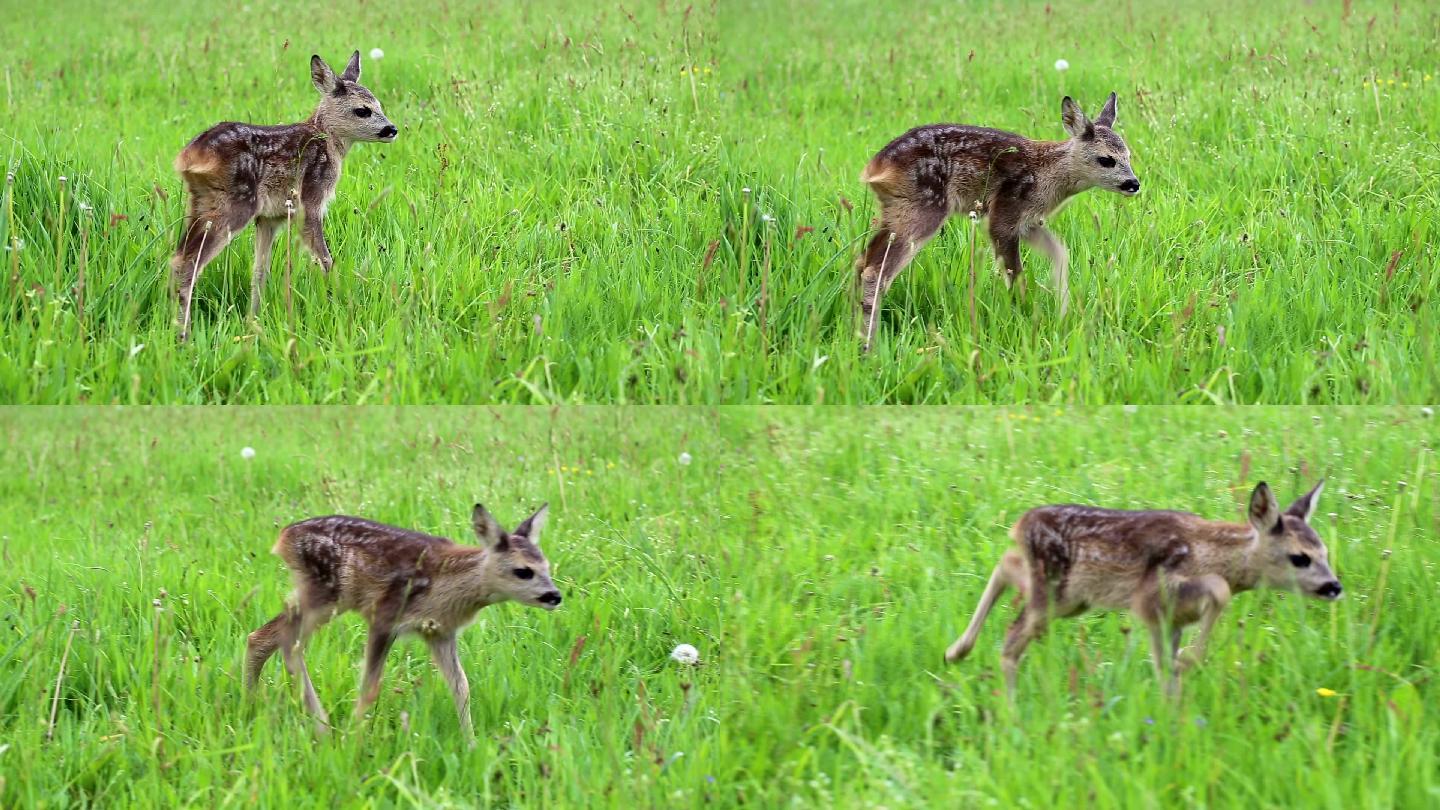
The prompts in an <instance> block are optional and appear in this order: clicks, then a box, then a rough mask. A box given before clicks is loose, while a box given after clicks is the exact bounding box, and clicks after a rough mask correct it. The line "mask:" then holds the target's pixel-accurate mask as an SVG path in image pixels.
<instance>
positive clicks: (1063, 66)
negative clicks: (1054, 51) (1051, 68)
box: [1055, 59, 1070, 71]
mask: <svg viewBox="0 0 1440 810" xmlns="http://www.w3.org/2000/svg"><path fill="white" fill-rule="evenodd" d="M1055 69H1056V70H1059V71H1066V70H1069V69H1070V63H1069V62H1066V61H1065V60H1064V59H1056V60H1055Z"/></svg>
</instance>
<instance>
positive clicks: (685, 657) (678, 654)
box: [670, 644, 700, 667]
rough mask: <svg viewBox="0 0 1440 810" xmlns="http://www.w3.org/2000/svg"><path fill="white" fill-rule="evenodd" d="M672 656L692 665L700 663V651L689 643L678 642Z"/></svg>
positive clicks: (671, 653) (671, 652)
mask: <svg viewBox="0 0 1440 810" xmlns="http://www.w3.org/2000/svg"><path fill="white" fill-rule="evenodd" d="M670 657H671V658H673V659H675V660H676V661H679V662H680V663H682V664H687V665H689V666H692V667H693V666H695V665H696V664H698V663H700V651H699V650H697V649H695V648H694V647H693V646H691V645H689V644H676V645H675V649H674V650H671V651H670Z"/></svg>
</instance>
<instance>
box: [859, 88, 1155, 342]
mask: <svg viewBox="0 0 1440 810" xmlns="http://www.w3.org/2000/svg"><path fill="white" fill-rule="evenodd" d="M1060 118H1061V122H1062V123H1063V124H1064V125H1065V131H1066V132H1068V133H1070V138H1069V140H1065V141H1032V140H1030V139H1029V138H1026V137H1024V136H1021V135H1016V134H1015V133H1013V132H1004V131H1002V130H998V129H989V128H987V127H972V126H961V125H957V124H932V125H929V126H922V127H916V128H915V129H912V130H910V131H909V132H906V133H905V134H904V135H901V136H900V137H898V138H896V139H895V140H893V141H891V142H890V144H889V145H888V146H886V147H885V148H884V149H881V150H880V152H879V154H877V155H875V157H873V158H871V160H870V162H869V163H868V164H867V165H866V166H865V171H864V172H863V173H862V174H861V175H860V180H861V182H864V183H866V184H868V185H869V186H870V189H871V191H873V192H875V196H876V198H877V199H878V200H879V202H880V217H879V228H878V229H877V230H876V232H875V235H874V236H873V237H872V238H871V239H870V245H869V247H867V248H866V249H865V252H864V253H862V254H860V257H859V258H858V259H857V260H856V262H855V269H856V271H857V279H856V280H857V283H858V285H859V288H860V293H861V299H860V312H861V315H862V316H863V317H864V319H865V326H864V328H865V346H864V348H865V351H869V350H870V343H871V341H872V340H873V339H874V337H875V319H876V317H877V313H878V311H879V309H880V299H881V297H882V296H884V294H885V291H886V290H888V289H890V285H891V283H892V282H894V281H895V277H896V276H898V275H900V271H901V270H903V269H905V265H907V264H909V263H910V260H911V259H913V258H914V257H915V254H916V253H917V252H918V251H919V250H920V248H922V247H924V245H925V243H926V242H928V241H930V237H932V236H934V235H935V233H936V232H937V231H939V230H940V226H941V225H942V224H944V222H945V220H946V219H947V218H949V216H950V215H951V214H953V213H955V212H957V211H969V212H970V213H971V214H972V215H974V216H977V217H980V216H983V217H986V218H987V219H988V228H989V231H990V241H991V243H992V244H993V246H994V248H995V255H996V258H997V259H998V260H999V261H1000V262H1001V263H1003V264H1004V266H1005V284H1006V286H1010V285H1011V284H1012V283H1013V282H1014V281H1015V280H1016V279H1017V278H1019V276H1020V241H1021V240H1024V241H1025V242H1027V243H1028V244H1029V245H1030V246H1031V247H1033V248H1036V249H1038V250H1040V251H1041V252H1043V253H1045V254H1046V255H1048V256H1049V257H1050V262H1051V276H1052V279H1053V283H1054V285H1055V295H1056V296H1057V297H1058V298H1059V299H1060V315H1061V317H1064V315H1065V312H1066V310H1067V309H1068V307H1069V297H1070V271H1069V262H1070V259H1069V253H1068V252H1067V251H1066V250H1065V244H1064V243H1063V242H1061V241H1060V239H1059V238H1057V237H1056V236H1055V234H1053V233H1051V232H1050V231H1049V230H1047V229H1046V228H1045V217H1047V216H1049V215H1050V214H1051V213H1053V212H1054V211H1056V210H1057V209H1059V207H1060V206H1061V204H1063V203H1064V202H1065V201H1066V200H1068V199H1069V198H1070V197H1072V196H1074V195H1075V194H1078V193H1079V192H1081V191H1084V190H1086V189H1089V188H1094V187H1096V186H1099V187H1101V188H1106V189H1110V190H1111V191H1117V192H1119V193H1121V194H1125V195H1134V194H1138V193H1140V181H1139V180H1138V179H1136V177H1135V173H1134V172H1132V171H1131V170H1130V150H1129V148H1128V147H1126V146H1125V141H1123V140H1121V138H1120V136H1119V135H1117V134H1116V133H1115V130H1114V129H1112V127H1114V125H1115V94H1114V93H1111V94H1110V98H1109V99H1108V100H1107V101H1106V102H1105V106H1104V107H1103V108H1102V109H1101V110H1100V114H1099V115H1098V116H1096V117H1095V119H1094V120H1093V121H1092V120H1091V119H1090V118H1089V117H1087V116H1086V115H1085V113H1084V112H1083V111H1082V110H1081V109H1080V107H1079V106H1078V105H1076V104H1075V101H1074V100H1073V99H1071V98H1070V97H1069V96H1066V97H1065V99H1064V101H1062V102H1061V104H1060ZM1022 283H1023V282H1022Z"/></svg>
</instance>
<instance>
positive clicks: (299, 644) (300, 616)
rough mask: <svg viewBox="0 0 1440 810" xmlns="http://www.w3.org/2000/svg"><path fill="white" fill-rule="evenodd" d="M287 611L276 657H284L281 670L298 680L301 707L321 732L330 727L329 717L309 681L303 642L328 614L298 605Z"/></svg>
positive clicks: (313, 685) (322, 622) (323, 621)
mask: <svg viewBox="0 0 1440 810" xmlns="http://www.w3.org/2000/svg"><path fill="white" fill-rule="evenodd" d="M288 614H289V621H288V622H286V624H285V630H284V632H283V633H282V635H281V638H280V642H281V643H280V656H281V657H282V658H283V659H284V660H285V669H287V670H288V671H289V672H290V675H291V676H292V677H294V678H296V679H298V680H299V681H300V690H301V696H302V697H303V699H304V702H305V710H306V711H308V712H310V714H311V715H313V716H314V717H315V720H316V723H317V724H318V728H319V730H320V731H321V732H324V731H325V730H326V729H327V728H328V727H329V726H330V716H329V715H328V714H326V713H325V707H324V706H322V705H320V696H319V695H317V694H315V684H314V683H313V682H311V680H310V670H309V669H307V668H306V666H305V642H306V641H308V640H309V639H310V635H311V634H312V633H314V632H315V628H317V627H319V626H320V625H322V624H324V623H325V621H326V619H327V618H328V617H327V616H325V615H324V613H323V611H321V610H307V609H298V608H291V609H290V610H289V612H288Z"/></svg>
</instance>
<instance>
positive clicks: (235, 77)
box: [0, 0, 1440, 404]
mask: <svg viewBox="0 0 1440 810" xmlns="http://www.w3.org/2000/svg"><path fill="white" fill-rule="evenodd" d="M1346 8H1349V11H1348V13H1347V12H1346V10H1345V9H1346ZM3 16H4V18H5V19H3V20H0V36H3V38H4V41H5V42H7V44H8V45H9V47H8V48H7V49H6V52H5V54H3V55H0V73H3V78H4V85H3V95H0V103H3V105H4V107H3V114H0V121H3V123H0V158H3V159H4V161H5V163H6V167H7V171H8V172H10V173H11V174H12V175H13V182H9V183H7V186H6V188H5V189H4V195H5V211H4V213H3V215H0V243H3V244H5V245H6V246H7V251H6V253H5V267H3V268H0V272H3V278H4V279H5V288H6V290H7V293H6V299H5V300H7V301H8V302H9V303H8V304H7V306H6V307H5V308H4V310H3V312H0V322H3V327H4V328H3V332H4V335H3V339H0V398H3V400H4V401H7V402H41V403H57V402H81V401H83V402H98V403H111V402H122V403H123V402H145V403H154V402H163V403H204V402H217V401H231V402H278V403H309V402H338V403H367V402H385V403H401V404H404V403H440V402H456V401H459V402H470V403H473V402H516V403H550V402H558V401H570V402H640V403H669V404H683V403H697V402H698V403H720V402H767V401H778V402H792V403H794V402H799V403H818V402H825V403H834V402H848V403H876V402H961V403H970V402H1002V403H1010V402H1031V403H1039V402H1073V403H1115V402H1142V403H1167V402H1183V403H1192V402H1212V401H1223V402H1240V403H1254V402H1263V403H1375V404H1392V403H1401V402H1404V403H1418V402H1425V401H1430V402H1433V401H1434V400H1436V399H1437V398H1440V379H1437V375H1436V374H1435V372H1434V368H1435V367H1436V366H1437V360H1440V358H1437V348H1436V338H1435V336H1436V334H1437V333H1440V315H1437V311H1440V303H1437V292H1440V289H1437V288H1440V275H1437V273H1436V270H1435V267H1436V264H1437V261H1436V260H1437V248H1436V239H1435V226H1434V223H1435V222H1436V221H1437V215H1440V202H1437V200H1440V168H1437V167H1440V159H1437V158H1440V149H1437V135H1440V123H1437V122H1440V115H1437V114H1436V111H1437V109H1440V81H1435V80H1434V75H1433V74H1435V73H1437V72H1440V64H1437V63H1436V61H1435V59H1434V54H1435V53H1436V51H1437V48H1440V9H1437V8H1435V7H1434V5H1433V4H1426V3H1415V2H1402V3H1390V2H1366V0H1359V2H1355V3H1353V4H1342V3H1338V2H1335V3H1315V4H1312V3H1300V2H1294V3H1281V2H1272V3H1265V4H1261V5H1260V6H1258V7H1257V6H1256V5H1255V4H1253V3H1241V2H1238V0H1222V2H1220V3H1207V4H1190V5H1189V6H1188V7H1184V8H1182V7H1180V4H1173V3H1169V2H1160V0H1127V1H1126V2H1124V3H1118V4H1117V3H1097V2H1082V3H1055V4H1041V3H1038V2H1033V3H1032V2H1024V3H1013V4H1011V3H999V2H952V1H950V0H947V1H946V2H939V1H938V0H937V1H936V2H911V3H905V4H886V3H874V2H858V1H857V0H843V1H842V2H826V3H821V2H801V1H800V0H797V1H796V2H790V3H784V4H772V3H758V2H753V3H752V2H744V1H741V2H726V3H723V4H720V3H695V4H686V3H674V2H641V3H630V4H616V3H575V2H564V3H561V2H557V1H555V0H545V1H544V2H537V3H525V4H509V3H456V4H444V5H441V6H438V7H432V5H431V4H423V3H418V2H413V0H396V1H395V2H385V3H365V4H353V3H352V4H325V5H308V6H301V7H297V6H295V5H294V4H285V3H279V2H276V1H275V0H256V1H255V2H249V3H246V4H244V5H243V6H241V7H239V8H238V9H233V8H230V7H223V8H222V7H221V6H214V5H210V6H198V5H195V4H185V3H178V4H177V3H162V2H158V1H157V0H139V1H138V2H135V3H128V4H124V5H122V6H116V5H114V4H101V3H95V2H87V1H86V0H62V1H61V2H54V3H47V4H42V5H40V6H36V7H34V8H28V9H27V10H26V13H25V14H9V15H3ZM377 47H378V48H381V49H383V51H384V54H385V55H384V57H383V59H380V60H371V59H368V58H367V59H366V60H365V72H364V76H363V79H364V81H365V83H366V84H368V85H369V86H370V87H371V88H372V89H373V90H374V91H375V93H376V94H377V95H378V97H379V98H380V99H381V101H382V102H383V103H384V105H385V108H386V111H387V113H388V114H389V115H390V117H391V118H393V119H394V120H395V121H396V122H397V124H398V125H399V126H400V127H401V130H402V131H401V137H400V140H399V141H398V142H396V143H395V144H393V145H388V146H379V145H362V146H359V147H357V148H356V150H355V151H354V152H352V154H351V157H350V158H349V160H348V161H347V163H346V166H345V176H344V178H343V179H342V181H341V185H340V188H339V196H338V198H337V202H336V204H335V205H334V206H333V207H332V209H331V216H330V218H329V219H328V220H327V228H328V231H329V234H330V241H331V245H332V249H333V250H334V253H335V255H336V257H337V264H336V269H335V271H334V273H333V274H332V275H331V276H330V277H329V278H326V277H325V276H324V275H323V274H321V273H320V272H319V271H318V268H317V267H315V266H314V265H312V264H311V263H310V262H309V260H308V259H307V258H306V257H305V255H304V254H303V252H301V251H300V250H299V246H298V245H294V246H293V248H294V251H295V254H294V263H293V269H291V270H289V271H287V267H286V263H287V250H289V248H287V247H286V245H285V243H283V242H282V243H281V245H280V246H278V247H277V253H276V259H275V267H274V272H273V274H272V276H271V283H270V286H269V289H268V291H267V294H266V299H265V302H264V307H263V311H262V314H261V317H260V320H259V322H258V324H255V325H251V324H249V323H247V321H246V319H245V315H244V311H245V309H246V307H247V305H248V300H249V296H248V292H249V273H250V270H249V268H250V258H251V252H250V251H251V243H252V240H251V237H250V235H249V234H248V232H247V234H246V235H244V236H242V237H241V238H240V239H238V240H237V241H236V243H235V244H234V246H232V248H230V249H229V250H227V251H226V253H225V254H224V255H223V256H222V257H221V259H220V260H219V261H218V262H217V263H215V264H213V265H212V266H211V267H210V268H209V269H208V270H207V271H206V272H205V274H204V276H203V277H202V280H201V282H200V284H199V288H198V294H197V313H196V320H197V322H196V335H195V339H194V342H193V344H192V345H189V346H184V347H180V346H177V345H175V342H174V328H173V325H172V322H173V315H174V305H173V303H172V302H171V301H170V299H169V298H168V297H167V296H168V293H167V280H166V279H167V277H166V272H167V271H166V269H165V265H166V260H167V257H168V254H169V251H170V250H171V248H172V247H173V241H174V238H175V237H176V235H177V233H178V222H179V217H180V215H181V211H182V201H181V195H180V185H179V181H178V179H177V178H176V177H175V176H174V174H173V172H172V171H171V169H170V163H171V161H172V159H173V157H174V155H175V154H176V152H177V151H178V150H179V149H180V148H181V147H182V146H183V145H184V144H185V143H186V141H187V140H188V139H189V138H191V137H192V136H194V135H195V134H197V133H198V132H200V131H201V130H203V129H205V128H206V127H208V126H210V125H212V124H214V123H216V122H218V121H221V120H232V119H238V120H245V121H252V122H262V123H275V122H286V121H295V120H300V119H302V118H303V117H305V116H306V115H308V114H309V112H310V110H311V108H312V106H313V101H314V91H313V89H312V88H311V86H310V83H309V79H308V71H307V66H306V63H307V59H308V57H309V55H310V54H311V53H312V52H318V53H321V54H323V55H324V56H325V57H326V58H327V59H329V60H330V62H331V63H332V64H339V63H341V62H343V60H344V58H345V56H346V55H347V54H348V53H349V52H350V51H351V50H352V49H356V48H358V49H359V50H361V51H362V52H363V53H366V54H368V53H369V51H370V49H371V48H377ZM1060 58H1063V59H1066V60H1068V62H1069V64H1070V66H1071V67H1070V69H1069V70H1068V71H1066V72H1063V73H1062V72H1057V71H1056V70H1055V68H1054V63H1055V60H1056V59H1060ZM1111 90H1115V91H1117V92H1118V93H1119V96H1120V126H1119V129H1120V131H1121V133H1122V134H1123V135H1124V136H1125V137H1126V138H1127V140H1128V141H1129V144H1130V146H1131V148H1132V151H1133V153H1134V165H1135V168H1136V171H1137V172H1138V174H1139V176H1140V177H1141V179H1142V180H1143V181H1144V184H1145V191H1144V193H1143V195H1142V196H1141V197H1139V198H1137V199H1133V200H1122V199H1120V198H1119V197H1117V196H1115V195H1111V194H1107V193H1104V192H1099V191H1094V192H1089V193H1087V194H1085V195H1082V196H1081V197H1080V198H1078V199H1077V200H1076V201H1075V202H1074V203H1072V205H1071V206H1070V207H1069V208H1067V209H1066V210H1065V211H1064V212H1063V213H1061V214H1060V215H1059V216H1057V217H1056V218H1055V219H1054V223H1053V224H1054V227H1055V229H1056V230H1057V232H1058V233H1059V234H1060V235H1061V236H1062V237H1063V238H1064V239H1065V240H1066V241H1067V242H1068V243H1069V245H1070V249H1071V255H1072V260H1073V266H1072V307H1071V313H1070V315H1069V316H1068V317H1067V318H1066V319H1064V320H1061V319H1059V318H1058V308H1057V306H1056V304H1055V301H1054V299H1053V296H1051V295H1050V294H1049V293H1048V292H1047V291H1046V290H1045V289H1043V285H1044V284H1046V283H1048V282H1047V281H1046V279H1048V268H1047V266H1046V263H1045V261H1044V259H1043V258H1042V257H1038V256H1030V255H1029V254H1028V253H1026V254H1025V258H1026V261H1027V263H1028V265H1029V269H1028V271H1027V272H1028V274H1029V277H1030V280H1031V282H1032V283H1031V285H1030V295H1029V296H1028V297H1027V298H1025V299H1024V300H1016V299H1014V298H1012V297H1011V296H1010V295H1009V294H1008V293H1007V292H1006V291H1005V290H1004V288H1003V285H1002V284H1001V283H999V279H998V276H996V275H995V274H994V273H993V272H992V271H991V265H990V262H989V260H988V258H987V256H988V245H987V244H986V243H985V242H984V240H979V241H978V242H977V241H976V240H975V239H974V235H973V234H972V232H971V229H970V226H969V225H968V223H965V222H960V223H956V224H955V225H954V226H952V227H948V228H947V229H946V230H945V232H944V233H943V234H942V235H941V236H940V237H938V238H937V239H936V240H935V241H934V242H933V243H932V244H931V246H930V247H928V248H927V249H926V250H925V251H923V252H922V254H921V256H920V258H919V259H918V260H917V262H916V263H915V265H914V266H913V267H912V268H911V269H910V270H908V271H907V272H906V273H905V275H904V276H903V277H902V279H901V280H900V281H899V282H898V283H897V285H896V286H895V288H894V289H893V290H892V292H891V293H890V295H889V296H888V297H887V298H886V301H885V315H884V318H883V323H882V326H881V337H880V340H879V343H878V345H877V347H876V351H875V352H874V353H873V355H872V356H868V357H864V356H861V355H860V354H859V352H858V340H857V339H856V337H855V334H854V329H853V322H852V318H851V301H850V297H849V285H850V283H851V279H852V271H851V269H850V264H851V262H852V260H853V257H854V254H855V252H856V250H857V249H858V247H859V243H860V242H861V240H863V238H864V234H865V231H866V229H867V227H868V224H869V219H870V217H871V216H872V215H873V214H874V213H875V206H874V204H873V201H872V200H871V199H870V197H869V193H868V192H867V191H866V190H865V189H864V188H863V187H862V186H861V185H860V183H859V182H858V180H857V179H856V178H857V175H858V173H859V170H860V167H861V166H863V164H864V163H865V161H866V160H867V159H868V158H869V157H870V155H871V154H873V153H874V152H875V151H876V150H878V149H879V148H880V147H881V146H883V145H884V144H885V143H886V142H887V141H888V140H889V139H890V138H892V137H894V136H895V135H897V134H899V133H900V132H902V131H904V130H905V129H907V128H908V127H910V126H913V125H916V124H921V123H931V122H936V121H961V122H970V123H982V124H987V125H992V126H998V127H1003V128H1008V129H1013V130H1016V131H1019V132H1022V133H1025V134H1028V135H1031V136H1034V137H1051V138H1058V137H1060V136H1061V134H1062V130H1061V128H1060V125H1059V121H1058V116H1059V112H1058V111H1059V101H1060V97H1061V96H1062V95H1064V94H1066V93H1069V94H1072V95H1074V96H1076V97H1077V98H1078V99H1080V100H1081V101H1082V103H1083V104H1084V105H1085V106H1086V107H1087V108H1088V109H1090V110H1091V112H1092V113H1093V112H1094V110H1095V109H1096V108H1097V107H1098V105H1099V103H1100V102H1101V100H1103V98H1104V97H1105V94H1106V93H1108V92H1109V91H1111ZM62 177H63V178H65V180H64V182H63V183H62V182H61V179H60V178H62ZM10 247H14V248H18V250H11V249H9V248H10ZM972 251H973V253H974V256H975V258H974V264H975V267H976V270H977V273H978V283H977V290H976V293H975V306H976V311H977V314H978V318H977V320H976V322H974V323H972V322H971V320H970V317H969V315H968V308H969V301H968V296H967V293H966V286H967V284H968V278H969V272H970V266H971V254H972ZM287 272H290V273H291V275H292V276H293V281H292V288H293V292H292V304H291V306H290V307H288V308H287V305H286V294H285V275H286V273H287ZM292 313H293V314H292Z"/></svg>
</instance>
